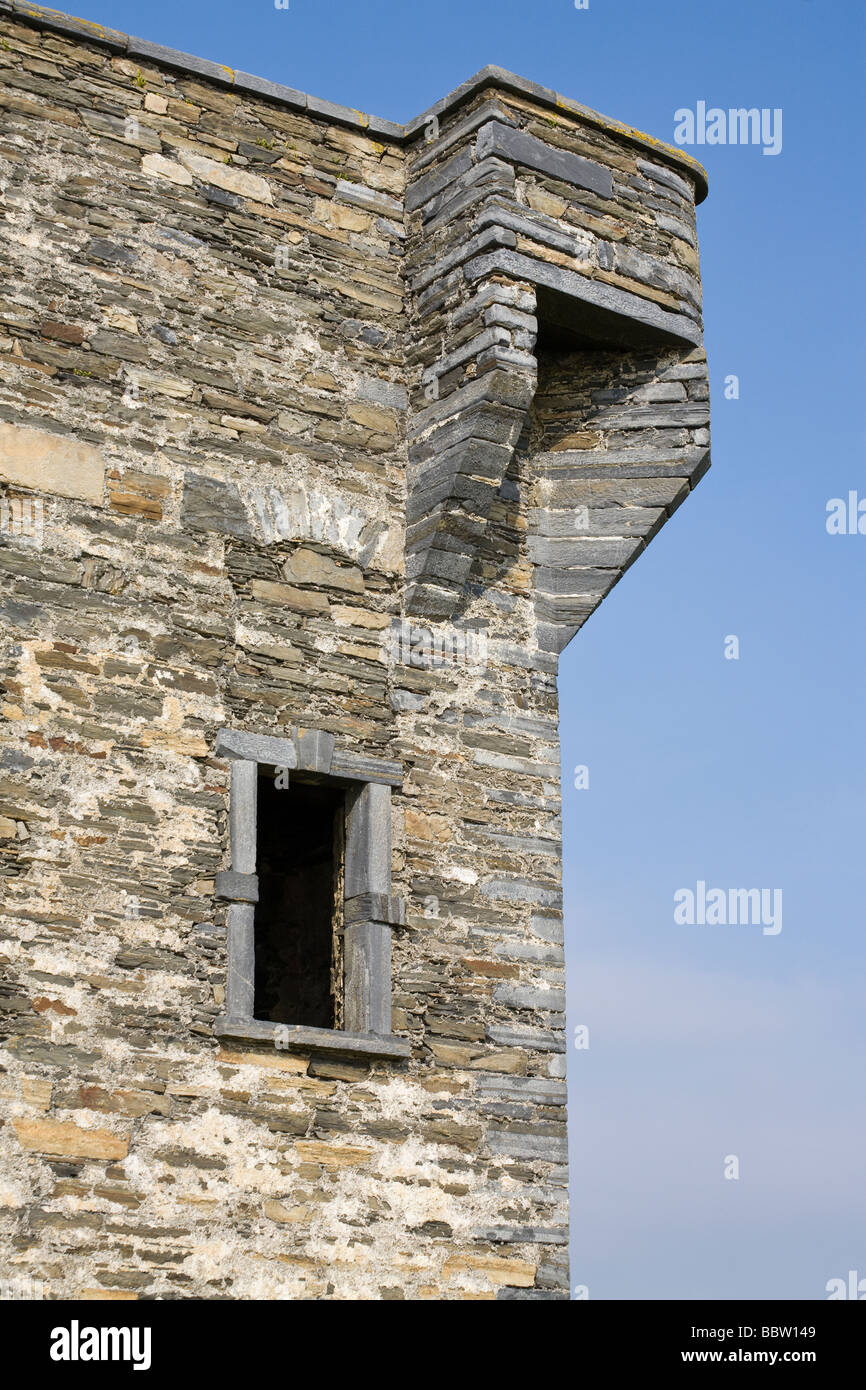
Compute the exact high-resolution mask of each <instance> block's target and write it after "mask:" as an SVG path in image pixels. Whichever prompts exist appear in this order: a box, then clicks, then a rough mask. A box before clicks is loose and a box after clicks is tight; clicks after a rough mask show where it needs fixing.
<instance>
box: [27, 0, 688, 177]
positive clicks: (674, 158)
mask: <svg viewBox="0 0 866 1390" xmlns="http://www.w3.org/2000/svg"><path fill="white" fill-rule="evenodd" d="M4 13H5V14H15V15H17V16H19V17H20V18H21V19H23V20H27V21H29V22H31V23H33V24H35V25H37V26H39V27H41V28H43V29H50V30H52V31H54V32H56V33H61V34H70V35H72V36H74V37H75V38H80V39H87V40H89V41H91V42H92V43H100V44H104V45H105V46H106V47H107V48H110V49H112V50H113V51H115V52H117V53H123V54H125V55H126V56H127V57H129V58H143V59H147V60H149V61H151V62H155V63H161V64H164V65H165V66H166V67H171V68H178V69H180V70H181V71H183V72H188V73H192V74H194V75H195V76H196V77H204V78H208V79H209V80H210V81H212V82H216V83H219V85H220V86H223V87H230V88H231V89H232V90H233V91H238V92H252V93H254V94H255V95H256V96H264V97H269V98H270V99H271V100H273V101H278V102H280V104H281V105H283V106H287V107H290V108H292V109H294V110H298V111H307V112H309V114H310V115H312V116H324V117H327V118H329V119H330V120H332V121H334V122H335V123H337V124H340V125H346V126H350V127H352V128H353V129H356V130H362V131H363V132H364V133H365V134H367V135H372V136H382V137H384V138H386V139H390V140H396V141H399V142H401V143H403V142H406V143H408V142H409V141H411V140H413V139H414V138H415V137H416V136H417V135H419V134H421V133H422V132H423V131H424V130H425V129H426V127H427V126H428V125H429V124H430V122H431V121H432V120H434V119H438V118H439V117H441V116H444V115H446V114H447V113H448V112H450V111H453V110H454V109H455V108H456V107H459V106H460V105H461V104H462V103H463V102H466V101H468V100H470V98H471V97H473V96H474V95H475V93H476V92H478V91H481V90H483V89H484V88H485V87H490V86H495V87H499V88H502V89H503V90H505V91H510V92H514V93H516V94H517V95H518V96H524V97H530V98H531V99H532V100H533V101H537V102H538V103H539V105H541V106H545V107H547V108H548V109H551V110H555V111H562V112H563V113H564V114H566V115H569V116H579V117H580V118H581V119H582V120H584V121H586V122H587V124H589V125H593V126H595V127H597V128H598V129H599V130H603V131H606V132H607V133H608V134H611V135H616V136H618V137H619V138H620V139H623V140H626V141H628V143H629V144H632V145H637V146H638V147H639V148H640V149H642V150H644V151H645V152H646V151H649V152H650V154H654V155H656V156H657V157H658V158H659V159H662V160H666V161H668V162H669V163H673V164H674V165H676V166H677V167H678V168H679V169H681V170H683V171H684V172H685V173H687V174H689V175H690V176H691V178H692V179H693V180H694V184H695V202H696V203H701V202H703V200H704V198H706V196H707V172H706V170H705V169H704V167H703V165H702V164H701V163H699V161H698V160H697V159H695V158H694V157H693V156H692V155H690V154H686V152H685V151H684V150H681V149H678V148H677V147H676V146H675V145H668V144H666V143H665V142H664V141H663V140H657V139H656V138H655V137H654V136H652V135H646V134H645V133H644V132H643V131H641V130H637V129H636V128H635V127H634V126H630V125H626V124H625V123H624V122H622V121H617V120H614V119H612V118H611V117H609V116H603V115H601V114H600V112H598V111H593V110H592V108H591V107H589V106H584V105H582V103H580V102H577V101H572V100H571V99H570V98H569V97H564V96H562V95H561V94H560V93H559V92H556V91H554V90H553V89H552V88H550V87H542V86H541V85H540V84H539V83H537V82H532V81H530V80H529V79H528V78H525V77H519V76H518V75H517V74H516V73H513V72H509V71H508V70H507V69H506V68H500V67H497V66H496V65H495V64H489V65H488V66H487V67H483V68H480V69H479V71H478V72H476V73H474V74H473V76H472V77H469V78H467V80H466V81H465V82H461V84H460V86H459V87H455V88H454V90H453V91H452V92H449V93H448V95H447V96H444V97H442V98H441V99H440V100H439V101H437V102H434V103H433V105H432V106H430V107H428V109H427V110H426V111H423V112H422V113H421V115H420V116H416V117H415V119H414V120H412V121H409V122H408V123H407V124H406V125H400V124H399V123H398V122H397V121H386V120H383V119H382V118H381V117H379V116H371V115H368V114H367V112H365V111H357V110H355V109H354V107H350V106H340V105H338V104H337V103H335V102H331V101H325V100H323V99H322V98H320V97H315V96H311V95H310V94H309V93H307V92H301V91H298V90H297V89H296V88H294V87H285V86H283V85H282V83H279V82H271V81H268V80H267V79H266V78H263V77H255V76H254V75H253V74H252V73H248V72H240V71H237V70H236V69H235V68H230V67H227V66H226V65H225V64H223V63H213V62H211V61H210V60H209V59H206V58H197V57H195V55H194V54H191V53H182V52H181V51H180V50H179V49H176V48H166V47H164V46H163V45H162V44H156V43H150V42H149V41H148V40H147V39H138V38H135V37H133V36H132V35H130V34H124V33H121V31H120V30H119V29H107V28H105V26H104V25H102V24H97V23H95V22H94V21H92V20H89V19H77V18H75V17H74V16H73V15H68V14H65V13H64V12H63V11H62V10H52V9H46V8H45V7H44V6H42V5H32V4H30V3H28V0H0V14H4Z"/></svg>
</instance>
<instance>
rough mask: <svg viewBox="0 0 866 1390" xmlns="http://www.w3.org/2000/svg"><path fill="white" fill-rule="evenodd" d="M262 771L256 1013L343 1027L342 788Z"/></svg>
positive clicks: (269, 1017) (281, 1020) (273, 1018)
mask: <svg viewBox="0 0 866 1390" xmlns="http://www.w3.org/2000/svg"><path fill="white" fill-rule="evenodd" d="M275 781H276V779H275V777H274V775H273V772H272V771H271V769H268V773H267V775H264V776H263V775H260V776H259V790H258V847H257V865H256V868H257V872H258V876H259V901H258V904H257V905H256V917H255V934H256V978H255V1017H256V1018H260V1019H266V1020H269V1021H270V1022H272V1023H299V1024H304V1025H306V1026H307V1027H310V1028H336V1027H339V1026H340V1019H339V1013H340V980H341V975H342V970H341V962H340V958H339V945H340V943H339V937H338V934H337V927H338V925H339V924H340V917H341V913H338V912H337V911H336V905H337V903H338V900H339V896H341V879H340V874H341V866H342V827H343V812H344V793H343V792H342V791H341V790H339V789H336V788H332V787H326V786H321V785H316V784H314V783H310V782H303V781H299V780H297V779H296V778H295V777H294V776H293V777H291V780H290V784H289V786H288V787H278V786H277V785H276V784H275Z"/></svg>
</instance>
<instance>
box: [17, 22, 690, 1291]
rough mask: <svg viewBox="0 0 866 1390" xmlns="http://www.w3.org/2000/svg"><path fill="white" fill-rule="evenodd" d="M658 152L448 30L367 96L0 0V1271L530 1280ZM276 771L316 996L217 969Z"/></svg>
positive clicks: (672, 240) (686, 292) (239, 1286)
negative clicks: (577, 768) (568, 686)
mask: <svg viewBox="0 0 866 1390" xmlns="http://www.w3.org/2000/svg"><path fill="white" fill-rule="evenodd" d="M705 192H706V185H705V178H704V174H703V171H702V169H701V167H700V166H699V165H698V164H697V163H696V162H694V161H693V160H692V159H691V158H690V157H688V156H687V155H685V154H684V153H683V152H682V151H680V150H676V149H673V148H671V147H669V146H667V145H664V144H661V143H660V142H658V141H656V140H653V139H651V138H650V137H648V136H645V135H642V134H640V133H639V132H637V131H635V130H633V129H631V128H629V127H628V126H625V125H623V124H621V123H620V122H618V121H613V120H609V119H606V118H604V117H602V116H599V115H598V114H597V113H595V112H593V111H590V110H588V109H586V108H584V107H582V106H580V105H578V104H576V103H574V102H572V101H568V100H566V99H564V98H562V97H560V96H558V95H557V94H556V93H554V92H552V91H548V90H546V89H544V88H541V87H538V86H536V85H535V84H534V83H532V82H528V81H524V80H523V79H521V78H519V77H515V76H513V75H512V74H510V73H507V72H504V71H502V70H500V69H498V68H486V69H484V70H483V71H481V72H480V73H478V74H477V75H476V76H475V77H473V78H471V79H470V80H469V81H468V82H466V83H465V84H464V85H463V86H462V87H460V88H458V89H457V90H456V91H454V92H452V93H451V95H450V96H447V97H445V98H444V99H443V100H442V101H440V102H438V103H437V104H436V105H435V106H434V107H433V108H432V109H431V110H430V111H427V112H425V113H424V114H423V115H421V116H420V117H418V119H417V120H414V121H412V122H411V123H410V124H408V125H405V126H404V125H398V124H395V123H392V122H390V121H384V120H379V119H377V118H375V117H373V116H368V115H366V114H363V113H361V112H357V111H354V110H349V109H346V108H344V107H341V106H337V105H334V104H332V103H331V102H329V101H324V100H319V99H316V98H314V97H311V96H307V95H305V94H304V93H302V92H299V91H295V90H292V89H291V88H287V87H283V86H280V85H277V84H274V83H272V82H268V81H263V80H261V79H259V78H256V77H253V76H250V75H249V74H246V73H242V72H236V71H234V70H232V69H231V68H228V67H223V66H220V65H217V64H214V63H211V62H204V61H201V60H198V59H196V58H193V57H190V56H188V55H186V54H182V53H178V52H175V51H172V50H169V49H164V48H161V47H159V46H157V45H154V44H151V43H146V42H143V41H141V40H138V39H133V38H130V37H128V36H126V35H123V34H120V33H116V32H114V31H111V30H106V29H103V28H101V27H100V26H98V25H94V24H90V23H87V22H85V21H81V20H74V19H70V18H67V17H65V16H63V15H60V14H58V13H57V12H55V11H49V10H41V9H38V8H37V7H34V6H32V5H27V4H22V3H17V0H16V3H10V0H0V217H2V222H0V268H2V290H0V297H2V305H0V310H2V312H0V493H2V498H0V500H2V505H3V511H2V518H3V527H2V534H0V574H2V584H0V606H2V627H0V656H2V689H0V866H2V875H3V901H2V918H0V955H2V964H3V977H4V981H5V983H4V985H3V990H2V1024H0V1042H2V1048H0V1092H2V1098H3V1105H2V1111H0V1230H2V1247H0V1248H2V1250H3V1258H4V1271H5V1275H4V1277H6V1278H7V1280H13V1281H14V1280H15V1279H20V1280H22V1281H23V1280H30V1281H35V1284H36V1285H38V1286H39V1287H40V1288H41V1289H42V1290H44V1293H45V1296H47V1297H51V1298H68V1297H74V1298H100V1299H103V1298H115V1299H152V1298H160V1299H166V1298H208V1299H213V1298H241V1299H253V1298H285V1299H314V1298H325V1299H327V1298H334V1299H374V1300H375V1299H565V1298H568V1297H569V1271H568V1261H567V1145H566V1110H565V1101H566V1081H565V1071H566V1066H565V1064H566V1052H567V1036H566V1028H565V1012H564V1010H565V983H564V966H563V918H562V896H561V873H560V867H561V821H560V761H559V742H558V708H557V686H556V681H557V667H558V657H559V654H560V652H561V651H562V650H563V648H564V647H565V646H566V644H567V643H568V642H569V641H570V639H571V638H572V637H573V636H574V634H575V633H576V632H577V630H578V628H580V627H581V626H582V624H583V623H584V622H585V621H586V619H587V618H588V617H589V616H590V614H591V613H592V612H593V611H594V609H595V608H596V607H597V606H598V605H599V603H600V602H601V600H602V599H603V597H604V596H605V594H606V593H607V592H608V591H609V590H610V589H611V588H612V586H613V585H614V584H615V583H617V581H618V580H619V579H620V577H621V576H622V575H623V573H624V571H625V570H626V569H627V568H628V567H629V566H630V565H631V563H632V561H633V560H635V559H636V558H637V557H638V556H639V555H640V553H641V551H642V550H643V549H644V547H645V546H646V545H647V543H648V542H649V541H650V539H651V538H652V537H653V536H654V535H655V534H656V532H657V531H658V530H659V528H660V527H661V526H662V525H663V524H664V523H665V522H666V521H667V519H668V518H669V517H670V516H671V514H672V513H673V512H674V511H675V510H676V508H677V507H678V506H679V504H680V503H681V502H682V501H683V500H684V499H685V498H686V497H687V496H688V494H689V491H690V490H691V488H692V487H694V486H695V484H696V483H697V482H698V481H699V479H700V478H701V476H702V475H703V473H704V472H705V471H706V469H707V467H708V465H709V433H708V424H709V401H708V394H709V393H708V384H707V369H706V360H705V355H704V352H703V349H702V346H701V344H702V324H701V289H700V279H699V266H698V250H697V240H696V233H695V204H696V203H697V202H699V201H700V200H701V199H702V198H703V197H704V195H705ZM628 582H629V583H633V582H635V581H634V579H633V578H632V579H630V580H629V581H628ZM250 769H252V771H250ZM280 769H282V771H283V773H285V778H286V784H287V790H286V791H285V792H284V793H281V794H283V795H286V796H291V795H292V787H293V785H300V784H299V783H297V779H298V778H300V779H301V782H303V781H304V779H305V778H306V779H307V781H308V782H311V783H313V782H315V781H316V779H319V780H320V781H321V782H322V784H323V785H325V784H326V785H328V786H333V787H336V788H338V789H339V790H340V795H343V794H345V795H346V797H347V798H348V801H347V804H348V805H351V808H352V809H351V813H350V814H349V813H347V828H346V836H347V839H346V855H345V864H344V875H343V879H341V883H342V884H343V888H342V890H341V894H342V895H341V898H340V906H339V914H338V919H337V921H338V926H337V929H336V932H335V946H334V961H335V962H336V965H335V967H334V971H333V980H332V982H331V983H332V986H333V998H334V1009H335V1019H334V1022H335V1025H336V1026H335V1027H334V1028H333V1029H330V1030H327V1029H322V1028H318V1027H303V1026H289V1027H281V1026H280V1025H278V1024H274V1023H273V1022H268V1021H267V1020H262V1019H257V1018H256V1017H255V1000H254V999H253V997H252V994H251V992H250V991H251V984H250V980H251V974H250V972H251V970H252V968H253V966H252V961H251V957H250V954H249V953H250V951H251V950H252V949H253V935H252V934H251V933H253V932H254V927H253V921H254V916H255V912H256V906H255V904H256V893H257V891H258V890H257V884H258V876H257V864H256V833H257V832H256V824H255V819H254V809H252V808H254V805H255V786H256V779H257V778H259V777H261V775H262V773H263V772H265V773H266V774H267V776H268V777H269V778H270V777H273V778H274V779H276V778H277V776H278V775H280ZM251 798H252V799H251ZM260 804H261V803H260ZM251 816H252V817H253V819H252V820H251V819H250V817H251ZM259 833H261V826H260V827H259Z"/></svg>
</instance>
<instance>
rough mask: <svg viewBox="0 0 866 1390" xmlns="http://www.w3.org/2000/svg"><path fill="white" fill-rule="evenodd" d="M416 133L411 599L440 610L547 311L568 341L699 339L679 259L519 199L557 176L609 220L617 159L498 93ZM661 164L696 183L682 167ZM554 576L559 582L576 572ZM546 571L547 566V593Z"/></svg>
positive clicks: (453, 584)
mask: <svg viewBox="0 0 866 1390" xmlns="http://www.w3.org/2000/svg"><path fill="white" fill-rule="evenodd" d="M425 134H426V139H425V140H424V141H423V142H422V141H421V139H420V132H419V133H418V149H417V153H416V156H415V158H414V160H412V162H411V163H410V173H409V181H408V186H407V193H406V208H407V212H408V213H409V214H410V224H409V231H410V235H409V241H408V254H407V261H406V264H407V277H408V281H409V292H410V297H411V300H412V304H413V310H414V312H413V317H412V332H411V335H410V356H411V358H412V359H413V360H414V361H415V362H417V363H418V364H420V374H419V381H418V387H417V389H416V391H415V393H414V396H413V398H412V401H411V409H410V414H409V424H408V433H409V439H408V450H409V476H408V500H407V519H406V524H407V533H406V545H407V577H408V580H409V585H408V591H407V599H406V611H407V613H411V614H424V615H427V616H429V617H433V618H439V619H442V618H447V617H450V616H451V615H452V614H453V613H454V611H455V609H456V608H457V606H458V604H459V603H460V601H461V598H462V596H463V593H464V588H465V585H466V582H467V580H468V578H469V575H470V571H471V568H472V565H473V562H474V560H475V556H476V554H477V550H478V546H479V542H480V541H481V539H482V537H483V535H484V532H485V529H486V526H487V521H488V517H489V515H490V509H491V506H492V503H493V501H494V499H495V498H496V497H497V495H498V494H499V491H500V489H501V486H502V482H503V479H504V477H505V474H506V470H507V469H508V467H509V464H510V462H511V460H512V457H513V454H514V450H515V448H516V446H517V444H518V441H519V440H520V438H521V435H522V432H523V428H524V425H525V423H526V420H527V415H528V412H529V411H530V408H531V406H532V403H533V398H534V396H535V393H536V390H537V385H538V365H539V364H538V359H537V356H536V344H537V338H538V332H539V322H540V321H541V317H542V313H543V315H544V322H549V323H550V325H551V326H554V325H555V327H556V328H557V330H559V331H560V332H561V331H562V330H563V329H564V330H565V332H566V333H572V334H573V335H574V336H575V339H576V341H578V342H587V341H593V342H595V343H598V344H604V345H615V346H624V345H632V346H638V345H644V346H646V345H647V344H650V345H653V344H655V345H665V346H668V347H670V346H671V345H679V346H680V348H681V349H682V350H683V351H685V352H688V351H690V350H691V349H693V348H695V347H696V346H698V345H699V344H700V342H701V322H700V284H699V281H698V280H697V279H696V278H695V276H693V275H691V274H690V273H688V272H687V271H686V270H684V269H683V268H682V267H681V266H679V265H675V264H671V263H669V262H667V261H664V260H662V259H660V258H659V257H657V256H651V255H649V254H647V253H645V252H643V251H640V250H636V249H634V248H632V247H628V246H627V247H623V246H621V245H619V243H618V242H616V240H605V239H604V237H603V236H602V235H600V234H599V233H597V232H594V231H589V230H586V229H585V226H581V225H580V224H579V223H578V225H575V224H574V223H573V222H567V221H566V222H563V221H562V220H561V218H560V219H557V218H554V217H552V216H550V215H548V214H547V213H546V212H545V211H544V210H543V207H544V203H543V201H542V204H541V205H540V206H539V205H537V204H538V200H537V199H536V200H535V204H536V205H530V204H528V203H527V198H526V189H527V187H528V188H530V189H532V188H534V184H533V179H534V178H536V177H537V176H541V177H543V178H545V179H547V180H555V181H556V187H557V188H558V189H560V190H562V194H561V196H560V198H559V201H560V202H561V204H562V206H563V207H567V206H568V205H569V204H568V199H569V197H571V198H572V199H573V203H574V206H575V207H576V209H577V216H578V219H579V221H582V222H583V223H584V224H588V225H589V226H590V227H600V226H605V225H607V224H605V223H604V222H603V215H604V210H605V205H606V204H607V203H608V201H610V200H614V201H613V202H612V204H611V205H612V207H615V198H614V195H615V187H614V185H615V178H614V173H613V172H612V170H611V169H610V168H608V167H607V166H606V165H605V164H603V163H601V162H597V161H595V160H592V159H588V158H586V157H584V156H583V155H581V154H577V153H575V152H573V151H571V150H568V149H563V148H561V147H560V146H559V144H557V143H556V142H555V141H553V142H551V143H548V142H547V141H546V140H544V139H541V138H539V136H538V135H536V134H534V133H532V132H530V131H528V130H525V129H521V128H519V117H517V116H516V115H515V111H514V108H513V107H511V106H507V105H506V104H505V102H504V101H503V100H502V97H501V95H499V94H494V95H493V96H491V97H490V99H488V100H485V101H482V102H481V103H480V104H479V105H478V106H476V108H475V110H474V111H473V112H471V113H470V114H469V115H467V116H463V117H462V118H460V119H457V120H455V121H452V123H451V124H450V125H449V126H448V127H447V128H446V129H440V127H439V123H438V120H432V121H431V123H430V125H429V127H428V128H427V130H426V132H425ZM644 168H645V169H647V170H649V172H650V174H652V170H653V166H648V165H644ZM656 172H657V173H658V177H659V179H660V180H662V181H664V180H667V184H668V185H671V186H672V185H673V184H676V185H678V186H679V189H681V190H685V193H686V194H690V195H691V197H692V199H693V198H694V189H690V188H689V185H688V184H687V183H686V182H685V181H684V180H683V179H681V178H680V177H679V176H678V175H676V174H674V173H673V172H672V171H669V170H665V169H663V168H662V167H661V166H659V168H658V170H657V171H656ZM527 180H528V182H527ZM569 190H571V192H570V193H569ZM587 200H589V201H588V210H589V212H590V214H591V215H590V216H589V217H587V215H586V213H587V207H586V206H585V205H586V204H587ZM610 225H611V228H612V231H613V232H615V233H616V235H621V233H619V232H618V231H617V228H616V222H615V220H613V219H612V220H611V223H610ZM686 230H687V229H686ZM631 287H633V288H631ZM547 569H548V570H549V569H550V565H549V564H548V565H547ZM563 582H564V583H565V586H566V589H568V590H569V591H570V589H569V586H571V588H573V585H574V583H575V579H574V576H572V577H571V578H570V579H568V580H566V581H563ZM557 583H558V581H556V580H553V581H551V580H550V579H549V578H547V577H546V578H545V580H544V584H545V585H546V586H547V589H546V592H550V591H551V590H550V586H551V584H552V585H553V590H554V591H555V590H556V587H557ZM558 640H559V639H558V638H556V639H555V641H556V642H558Z"/></svg>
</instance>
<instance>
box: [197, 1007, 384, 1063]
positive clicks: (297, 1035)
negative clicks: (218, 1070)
mask: <svg viewBox="0 0 866 1390" xmlns="http://www.w3.org/2000/svg"><path fill="white" fill-rule="evenodd" d="M214 1032H215V1033H216V1035H217V1037H219V1038H233V1039H235V1040H239V1041H242V1042H263V1043H270V1044H271V1046H272V1047H274V1048H277V1051H278V1052H287V1051H297V1050H299V1049H300V1050H301V1051H310V1052H333V1053H340V1054H341V1055H342V1056H349V1057H385V1058H393V1059H394V1060H395V1061H402V1060H403V1059H405V1058H409V1057H411V1055H412V1048H411V1044H410V1043H409V1042H408V1040H407V1039H406V1038H398V1037H395V1035H394V1034H393V1033H392V1034H390V1035H389V1036H387V1037H386V1036H384V1035H380V1034H377V1033H342V1032H340V1031H339V1030H338V1029H331V1028H304V1027H303V1026H302V1025H300V1024H296V1023H269V1022H267V1021H266V1020H263V1019H258V1018H228V1017H226V1016H225V1015H222V1016H221V1017H220V1018H218V1019H216V1020H215V1022H214ZM278 1040H279V1043H280V1046H279V1047H277V1041H278Z"/></svg>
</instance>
